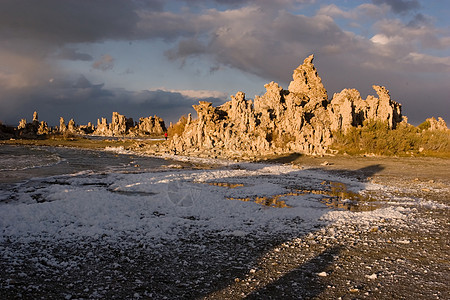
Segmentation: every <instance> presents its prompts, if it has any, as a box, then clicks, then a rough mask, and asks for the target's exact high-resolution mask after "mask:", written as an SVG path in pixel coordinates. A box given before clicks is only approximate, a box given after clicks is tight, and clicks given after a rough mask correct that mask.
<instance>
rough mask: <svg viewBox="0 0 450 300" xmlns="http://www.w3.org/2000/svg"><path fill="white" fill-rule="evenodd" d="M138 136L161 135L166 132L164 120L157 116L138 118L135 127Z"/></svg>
mask: <svg viewBox="0 0 450 300" xmlns="http://www.w3.org/2000/svg"><path fill="white" fill-rule="evenodd" d="M137 131H138V133H137V134H138V135H161V134H164V132H165V131H166V125H165V124H164V120H163V119H161V118H160V117H158V116H156V115H155V116H154V117H152V116H150V117H148V118H140V119H139V124H138V126H137Z"/></svg>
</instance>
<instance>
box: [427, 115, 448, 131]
mask: <svg viewBox="0 0 450 300" xmlns="http://www.w3.org/2000/svg"><path fill="white" fill-rule="evenodd" d="M425 122H427V123H429V124H430V127H429V128H428V130H433V131H448V130H449V129H448V127H447V123H445V121H444V119H442V118H441V117H438V119H437V120H436V118H435V117H432V118H428V119H426V120H425Z"/></svg>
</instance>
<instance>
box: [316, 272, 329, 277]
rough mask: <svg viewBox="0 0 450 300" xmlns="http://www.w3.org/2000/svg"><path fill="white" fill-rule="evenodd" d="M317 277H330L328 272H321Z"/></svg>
mask: <svg viewBox="0 0 450 300" xmlns="http://www.w3.org/2000/svg"><path fill="white" fill-rule="evenodd" d="M317 275H318V276H320V277H327V276H328V274H327V272H320V273H318V274H317Z"/></svg>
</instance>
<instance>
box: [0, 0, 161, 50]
mask: <svg viewBox="0 0 450 300" xmlns="http://www.w3.org/2000/svg"><path fill="white" fill-rule="evenodd" d="M135 3H136V1H123V0H91V1H79V0H63V1H61V0H39V1H30V0H3V1H2V2H1V3H0V37H3V38H5V37H8V38H12V39H16V38H22V39H29V40H41V41H42V40H44V41H46V42H47V43H51V44H57V45H63V44H65V43H84V42H95V41H99V40H105V39H119V38H121V39H128V38H133V36H134V35H135V32H136V24H137V22H138V20H139V17H138V15H137V13H136V8H137V7H136V5H135ZM145 3H147V4H148V7H149V8H151V9H153V10H161V9H162V2H161V1H145Z"/></svg>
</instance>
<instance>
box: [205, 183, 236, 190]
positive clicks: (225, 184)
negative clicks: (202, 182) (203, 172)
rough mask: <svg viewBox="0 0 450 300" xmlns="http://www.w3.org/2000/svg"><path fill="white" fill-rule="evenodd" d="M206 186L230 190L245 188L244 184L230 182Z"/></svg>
mask: <svg viewBox="0 0 450 300" xmlns="http://www.w3.org/2000/svg"><path fill="white" fill-rule="evenodd" d="M206 184H209V185H213V186H222V187H227V188H230V189H234V188H237V187H243V186H244V185H243V184H242V183H230V182H206Z"/></svg>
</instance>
